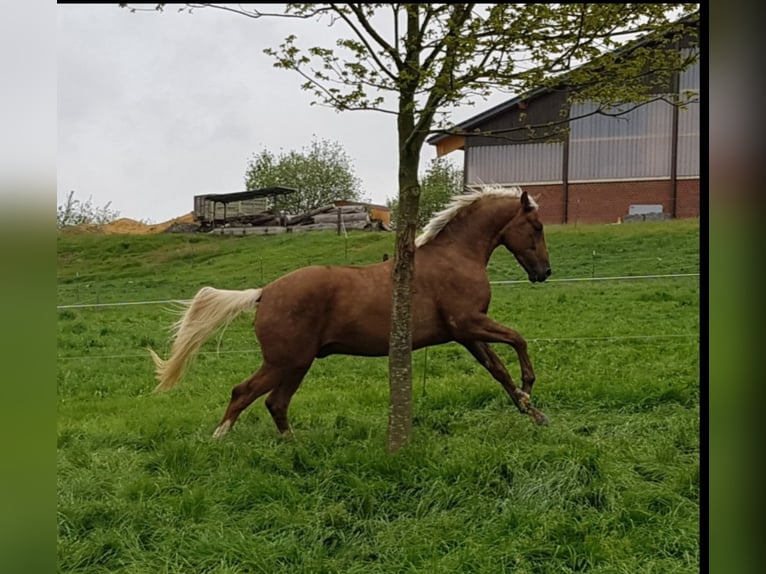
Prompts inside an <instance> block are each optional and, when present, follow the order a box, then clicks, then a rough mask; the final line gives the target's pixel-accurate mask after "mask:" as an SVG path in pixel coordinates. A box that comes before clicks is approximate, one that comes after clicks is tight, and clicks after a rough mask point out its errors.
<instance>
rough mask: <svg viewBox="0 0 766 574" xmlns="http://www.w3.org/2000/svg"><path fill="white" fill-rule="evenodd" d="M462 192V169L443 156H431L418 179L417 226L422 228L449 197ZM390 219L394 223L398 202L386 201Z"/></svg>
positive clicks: (393, 200) (444, 204)
mask: <svg viewBox="0 0 766 574" xmlns="http://www.w3.org/2000/svg"><path fill="white" fill-rule="evenodd" d="M462 192H463V170H462V169H460V168H459V167H457V166H456V165H455V164H454V163H452V162H450V161H449V160H448V159H446V158H443V157H437V158H433V159H432V160H431V163H430V164H429V166H428V168H427V169H426V172H425V173H424V174H423V176H422V177H421V181H420V209H419V210H418V219H417V226H418V228H419V229H422V228H423V227H424V226H425V224H426V223H428V222H429V221H430V220H431V218H432V217H433V216H434V214H435V213H436V212H437V211H440V210H441V209H443V208H444V207H446V205H447V203H449V200H450V198H451V197H452V196H453V195H457V194H459V193H462ZM388 208H389V209H390V210H391V220H392V221H393V222H394V224H396V222H397V215H398V208H399V202H398V200H397V199H392V200H390V201H388Z"/></svg>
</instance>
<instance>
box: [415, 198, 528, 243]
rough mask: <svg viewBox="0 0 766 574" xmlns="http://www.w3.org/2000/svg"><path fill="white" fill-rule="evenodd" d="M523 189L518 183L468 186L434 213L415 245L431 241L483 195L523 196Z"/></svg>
mask: <svg viewBox="0 0 766 574" xmlns="http://www.w3.org/2000/svg"><path fill="white" fill-rule="evenodd" d="M521 194H522V189H521V188H520V187H518V186H516V185H513V186H507V187H505V186H500V185H481V186H471V187H468V188H467V191H466V192H465V193H464V194H462V195H456V196H454V197H452V199H451V200H450V202H449V205H447V207H445V208H444V209H442V210H441V211H439V212H438V213H436V214H434V216H433V217H432V218H431V221H429V222H428V223H427V224H426V226H425V227H424V228H423V233H421V234H420V235H419V236H418V237H417V239H415V246H416V247H421V246H423V245H425V244H426V243H428V242H429V241H431V240H432V239H433V238H434V237H436V236H437V235H439V232H440V231H441V230H442V229H444V226H445V225H447V224H448V223H449V222H450V221H452V219H453V218H454V217H455V215H457V213H458V211H460V210H461V209H463V208H464V207H467V206H469V205H471V204H472V203H473V202H475V201H478V200H479V199H481V198H482V197H503V196H504V197H521ZM530 201H531V203H532V205H534V206H535V207H537V203H535V201H534V200H533V199H532V198H531V197H530Z"/></svg>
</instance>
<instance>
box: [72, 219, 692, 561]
mask: <svg viewBox="0 0 766 574" xmlns="http://www.w3.org/2000/svg"><path fill="white" fill-rule="evenodd" d="M546 236H547V240H548V246H549V251H550V254H551V263H552V267H553V271H554V275H553V277H552V279H569V278H581V279H587V278H595V279H599V278H606V277H623V276H635V275H670V274H690V273H696V272H698V271H699V254H698V244H699V224H698V222H696V221H690V220H685V221H672V222H664V223H641V224H625V225H608V226H579V227H571V226H549V227H548V228H546ZM384 253H388V254H389V255H391V254H392V253H393V236H392V235H390V234H381V233H362V232H359V233H351V234H349V236H348V238H345V237H343V236H340V237H339V236H337V235H336V234H334V233H313V234H312V233H310V234H301V235H295V236H286V235H281V236H276V237H225V236H215V237H213V236H201V235H172V234H168V235H140V236H118V235H109V236H102V235H62V236H60V237H59V239H58V272H57V275H58V304H59V305H60V306H61V308H60V309H59V310H58V321H57V324H58V351H57V352H58V400H59V405H58V406H59V410H58V412H59V418H58V510H59V514H58V552H59V568H60V570H61V571H62V572H73V571H77V572H115V571H120V572H131V573H134V572H135V573H139V572H185V573H189V572H269V573H271V572H291V573H293V572H306V573H315V572H397V573H398V572H428V573H431V572H487V573H496V572H503V571H507V572H511V571H513V572H575V571H578V572H580V571H588V572H631V573H633V572H696V571H698V564H699V559H700V551H699V545H698V536H699V524H698V512H699V415H700V413H699V375H698V372H699V356H698V344H699V279H698V278H697V277H694V276H691V277H689V276H682V277H664V278H645V279H632V280H614V279H612V280H595V281H572V282H570V281H560V282H548V283H545V284H535V285H532V284H529V283H518V284H497V285H495V286H494V287H493V303H492V306H491V308H490V315H491V316H492V317H494V318H495V319H497V320H499V321H501V322H503V323H505V324H507V325H509V326H511V327H513V328H515V329H518V330H519V331H520V332H521V333H522V334H523V335H524V336H525V337H526V338H527V339H528V341H529V351H530V356H531V358H532V362H533V364H534V366H535V370H536V373H537V380H538V382H537V384H536V386H535V400H536V404H537V405H538V406H539V407H540V408H541V409H542V410H543V411H544V412H545V413H546V414H547V415H548V416H549V417H550V418H551V421H552V424H551V426H549V427H545V428H539V427H535V426H534V425H532V424H531V423H530V421H529V420H528V419H527V418H526V417H523V416H521V415H519V413H518V412H517V411H516V410H515V408H514V407H513V405H512V404H511V403H510V400H509V399H508V398H507V396H506V395H505V393H504V392H503V391H502V389H501V387H500V386H499V385H498V384H497V383H496V382H495V381H494V380H493V379H492V378H491V377H490V376H489V374H487V373H486V371H484V370H483V368H482V367H481V366H480V365H479V364H478V363H476V362H475V361H474V360H473V359H472V357H471V356H470V355H469V354H468V353H467V352H466V351H465V350H463V349H462V347H460V346H458V345H454V344H450V345H444V346H441V347H435V348H431V349H429V350H428V351H427V353H426V351H425V350H421V351H418V352H417V353H415V357H414V372H415V414H416V419H415V436H414V439H413V441H412V443H411V445H409V446H408V447H407V449H406V450H405V451H404V452H402V453H401V454H400V455H398V456H396V457H390V456H388V455H386V454H385V449H384V447H385V440H386V424H387V406H388V398H387V360H386V359H385V358H355V357H343V356H333V357H328V358H326V359H323V360H320V361H316V362H315V364H314V366H313V367H312V370H311V371H310V372H309V375H308V376H307V377H306V380H305V381H304V383H303V385H302V387H301V389H300V390H299V391H298V393H297V394H296V395H295V398H294V400H293V402H292V405H291V410H290V414H291V419H292V423H293V428H294V431H295V439H294V440H292V441H288V440H284V439H282V438H281V437H279V436H277V433H276V430H275V429H274V426H273V423H272V422H271V419H270V417H269V416H268V413H267V412H266V410H265V408H264V406H263V401H262V400H259V401H257V402H256V403H255V404H254V405H253V406H251V407H250V408H249V409H248V410H247V411H245V413H243V415H242V417H240V420H239V422H238V423H237V426H236V427H235V428H234V430H233V431H232V433H231V434H230V435H229V436H227V437H226V438H225V439H224V440H223V441H220V442H213V441H211V440H210V438H209V437H210V434H211V433H212V431H213V429H214V428H215V426H216V425H217V424H218V422H219V420H220V417H221V416H222V414H223V410H224V409H225V407H226V404H227V403H228V399H229V393H230V389H231V387H232V386H234V385H235V384H237V383H238V382H240V381H241V380H242V379H244V378H245V377H246V376H248V375H249V374H250V373H251V372H252V371H254V370H255V369H256V368H257V367H258V365H259V350H258V347H257V345H256V344H255V339H254V337H253V334H252V317H251V316H245V315H243V316H241V317H240V318H239V319H237V320H236V321H235V322H234V323H233V324H232V325H231V326H230V327H229V328H228V330H227V331H226V332H225V333H224V334H223V336H222V337H221V338H220V340H218V339H217V338H216V339H215V340H212V341H210V342H209V343H208V344H206V345H205V347H204V348H203V350H202V353H201V354H200V356H199V358H198V360H197V361H196V362H195V363H194V364H193V365H192V367H191V368H190V369H189V371H188V372H187V375H186V377H185V379H184V381H183V382H182V384H181V385H180V386H179V388H177V389H175V390H174V391H172V392H170V393H168V394H165V395H160V396H158V395H153V394H152V393H151V389H152V388H153V387H154V380H153V376H152V365H151V361H150V360H149V357H148V355H147V354H146V352H145V347H146V346H147V345H151V346H153V347H154V348H155V349H157V350H159V351H160V352H161V353H165V352H166V350H167V336H168V327H169V325H170V323H171V322H172V321H173V320H174V317H175V316H174V315H173V313H172V312H171V309H170V308H171V307H172V305H171V304H169V303H155V302H157V301H168V300H172V299H186V298H190V297H191V296H192V295H193V294H194V293H195V292H196V290H197V289H198V288H199V287H201V286H203V285H208V284H210V285H214V286H216V287H221V288H232V289H238V288H244V287H253V286H260V285H263V284H265V283H266V282H268V281H270V280H272V279H274V278H276V277H278V276H279V275H281V274H283V273H285V272H287V271H289V270H292V269H295V268H297V267H300V266H303V265H306V264H312V263H321V264H364V263H369V262H375V261H380V260H381V259H382V257H383V255H384ZM490 276H491V278H492V279H493V280H495V281H504V280H522V279H523V278H524V275H523V272H522V271H521V270H520V268H519V267H518V265H517V264H516V262H515V260H514V259H513V257H512V256H511V255H510V254H508V253H507V252H505V251H504V250H502V249H501V250H498V251H497V252H496V253H495V256H494V257H493V259H492V261H491V263H490ZM94 303H98V304H99V306H93V307H86V306H83V307H78V306H75V305H88V304H94ZM126 303H130V304H126ZM495 348H496V349H497V350H498V353H499V354H500V356H501V357H502V358H503V360H504V361H505V362H506V364H507V365H508V368H509V370H510V372H511V374H512V375H513V376H514V377H515V378H516V379H517V380H518V379H519V372H518V361H517V360H516V357H515V354H514V353H513V351H512V350H511V349H509V348H504V347H502V346H497V345H496V346H495Z"/></svg>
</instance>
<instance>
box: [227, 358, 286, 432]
mask: <svg viewBox="0 0 766 574" xmlns="http://www.w3.org/2000/svg"><path fill="white" fill-rule="evenodd" d="M279 382H280V381H279V371H278V370H276V369H274V368H273V367H271V366H270V365H269V364H267V363H264V364H263V365H262V366H261V368H260V369H258V371H257V372H256V373H255V374H253V375H251V376H250V377H249V378H248V379H246V380H245V381H243V382H242V383H240V384H238V385H237V386H236V387H234V388H233V389H232V390H231V401H229V406H228V407H227V408H226V412H225V413H224V415H223V418H222V419H221V424H219V425H218V428H216V429H215V432H214V433H213V438H221V437H222V436H223V435H225V434H226V433H227V432H229V430H230V429H231V427H232V426H233V425H234V423H235V422H236V420H237V417H238V416H239V415H240V413H241V412H242V411H244V410H245V409H246V408H247V407H249V406H250V404H251V403H252V402H253V401H254V400H255V399H257V398H258V397H260V396H261V395H264V394H266V393H268V392H269V391H270V390H271V389H273V388H274V387H275V386H276V385H277V384H279Z"/></svg>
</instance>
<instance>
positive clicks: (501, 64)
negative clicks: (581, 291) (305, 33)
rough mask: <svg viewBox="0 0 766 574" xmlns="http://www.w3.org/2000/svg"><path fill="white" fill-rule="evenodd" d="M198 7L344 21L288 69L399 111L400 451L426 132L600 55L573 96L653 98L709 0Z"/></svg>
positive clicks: (332, 99)
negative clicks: (687, 0)
mask: <svg viewBox="0 0 766 574" xmlns="http://www.w3.org/2000/svg"><path fill="white" fill-rule="evenodd" d="M187 6H188V7H189V9H195V8H203V7H209V8H216V9H219V10H225V11H228V12H231V13H234V14H239V15H242V16H247V17H249V18H254V19H258V18H262V17H266V16H281V17H287V18H302V19H311V20H314V21H317V22H318V24H322V25H330V26H335V25H338V26H340V27H342V29H343V32H342V33H339V34H337V35H330V34H327V37H328V38H329V39H328V42H327V44H326V45H325V46H313V47H310V48H307V49H305V50H304V49H302V48H300V47H299V46H298V45H297V43H296V40H297V38H296V36H295V35H293V34H291V35H289V36H288V37H287V38H285V40H284V42H283V43H282V44H281V45H279V46H278V47H277V49H267V50H266V53H267V54H270V55H272V56H273V57H274V58H275V60H276V62H275V65H276V66H277V67H279V68H284V69H287V70H293V71H296V72H297V73H299V74H300V75H301V76H302V77H303V78H304V79H305V82H304V84H303V88H304V89H306V90H309V91H311V92H313V93H314V95H315V97H316V102H318V103H320V104H323V105H327V106H331V107H333V108H335V109H337V110H339V111H346V110H377V111H380V112H384V113H389V114H391V115H392V116H393V117H395V118H396V125H397V132H398V141H397V148H396V149H397V154H398V158H399V174H398V175H399V197H398V207H399V224H398V225H397V226H396V249H395V260H394V271H393V285H392V287H393V289H392V291H393V296H392V325H391V340H390V350H389V382H390V402H389V406H390V409H389V441H388V448H389V451H391V452H394V451H396V450H398V449H399V448H400V447H401V446H402V445H404V444H405V443H406V442H407V440H408V439H409V436H410V434H411V429H412V356H411V352H412V333H411V321H412V310H411V285H412V277H413V271H414V260H415V231H416V227H417V222H418V204H419V199H420V191H421V189H420V184H419V182H418V167H419V162H420V152H421V150H422V148H423V144H424V143H425V139H426V137H427V136H428V135H429V133H433V132H434V131H442V132H443V131H449V125H448V123H447V121H446V120H447V116H446V112H449V111H450V110H451V109H454V108H455V107H456V106H458V105H465V104H466V103H467V102H471V101H472V100H474V99H475V98H477V97H479V98H481V97H487V96H489V95H490V94H493V93H495V92H497V91H498V90H501V91H507V92H510V93H516V94H523V93H525V92H528V91H529V90H531V89H535V88H540V87H544V86H558V85H559V83H560V78H559V77H558V76H559V75H560V74H562V73H564V72H570V71H572V70H573V69H574V68H575V67H577V65H578V64H580V63H583V62H588V61H590V60H593V59H598V66H580V67H579V68H577V70H576V73H575V74H574V75H573V76H572V77H571V78H570V79H569V81H568V83H567V88H568V93H569V94H570V97H569V102H570V103H571V102H572V101H575V100H596V101H598V102H602V104H603V106H604V108H603V109H607V108H608V107H609V106H610V105H613V104H619V103H624V102H638V103H640V102H646V101H648V100H649V99H651V98H653V97H654V96H653V94H652V92H651V90H650V88H651V86H650V85H649V82H647V81H646V79H647V77H651V76H649V74H654V75H655V76H654V77H656V78H657V79H658V81H660V82H662V81H665V82H668V80H669V78H670V77H671V74H673V72H675V71H676V70H679V69H681V68H683V67H684V66H685V65H688V64H689V63H691V62H690V61H686V62H684V61H682V60H683V58H682V57H681V55H680V53H679V52H677V51H673V50H668V49H667V48H668V47H670V46H673V45H674V42H676V41H677V40H679V38H680V37H681V34H682V33H683V32H684V31H691V32H694V29H688V26H687V25H686V24H682V23H679V21H678V19H679V17H680V16H689V15H692V14H693V13H694V12H696V11H697V10H698V9H699V5H698V4H596V3H591V4H484V5H476V4H398V3H397V4H286V5H282V7H277V8H276V9H277V10H280V9H281V12H262V11H261V10H260V6H255V7H252V8H248V7H245V6H244V5H241V4H236V5H231V4H230V5H226V4H187ZM161 7H162V5H158V6H157V8H158V9H161ZM687 29H688V30H687ZM343 33H345V34H346V35H345V36H343V35H342V34H343ZM648 33H651V34H653V37H654V39H655V40H656V42H654V43H641V44H639V45H636V46H633V47H632V48H631V49H630V50H629V52H628V53H623V54H621V55H610V52H611V51H612V50H614V49H615V48H617V47H618V46H620V44H621V42H623V41H624V40H625V38H630V37H631V36H635V35H636V34H648ZM668 83H669V82H668ZM386 94H390V95H391V96H392V97H390V98H386V97H385V95H386ZM565 116H566V113H564V114H562V117H565ZM562 121H566V120H565V119H562ZM530 128H532V126H525V128H524V129H530ZM463 135H466V134H463ZM477 135H478V134H477Z"/></svg>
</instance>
